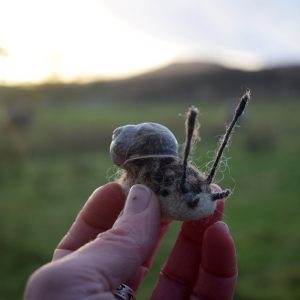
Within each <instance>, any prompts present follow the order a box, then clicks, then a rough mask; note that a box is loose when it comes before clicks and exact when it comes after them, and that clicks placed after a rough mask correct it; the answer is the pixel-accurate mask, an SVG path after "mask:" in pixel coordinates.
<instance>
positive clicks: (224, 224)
mask: <svg viewBox="0 0 300 300" xmlns="http://www.w3.org/2000/svg"><path fill="white" fill-rule="evenodd" d="M216 224H221V225H223V226H224V229H226V230H227V231H228V232H230V230H229V227H228V225H227V224H226V223H224V222H222V221H218V222H216Z"/></svg>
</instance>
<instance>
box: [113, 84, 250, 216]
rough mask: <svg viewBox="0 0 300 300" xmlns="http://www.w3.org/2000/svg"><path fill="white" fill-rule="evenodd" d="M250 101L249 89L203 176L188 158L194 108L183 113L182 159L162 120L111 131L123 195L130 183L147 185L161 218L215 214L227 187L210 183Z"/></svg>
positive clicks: (193, 131) (195, 126)
mask: <svg viewBox="0 0 300 300" xmlns="http://www.w3.org/2000/svg"><path fill="white" fill-rule="evenodd" d="M249 100H250V91H249V90H248V91H247V92H246V93H245V94H244V95H243V96H242V98H241V100H240V102H239V104H238V106H237V108H236V110H235V114H234V117H233V119H232V121H231V123H230V125H229V126H228V128H227V130H226V133H225V135H224V137H223V139H222V143H221V145H220V147H219V149H218V151H217V154H216V158H215V160H214V163H213V165H212V168H211V170H210V172H209V173H208V175H207V176H206V175H205V174H203V173H202V172H201V171H200V170H198V169H197V168H196V167H195V166H193V165H192V164H191V163H189V162H188V156H189V153H190V150H191V143H192V140H193V137H195V136H197V131H198V127H199V126H198V122H197V114H198V110H197V109H196V108H195V107H191V108H190V109H189V111H188V113H187V120H186V142H185V149H184V157H183V159H181V158H180V157H179V154H178V142H177V140H176V138H175V136H174V134H173V133H172V132H171V131H170V130H169V129H168V128H167V127H165V126H163V125H161V124H157V123H142V124H138V125H125V126H123V127H119V128H117V129H115V130H114V132H113V136H112V143H111V146H110V154H111V158H112V160H113V162H114V164H116V165H117V166H119V167H120V168H121V169H123V172H122V175H121V177H120V178H119V180H118V181H119V183H120V184H121V185H122V187H123V189H124V191H125V193H128V191H129V189H130V188H131V186H133V185H134V184H145V185H147V186H148V187H149V188H151V189H152V190H153V191H154V192H155V193H156V195H157V197H158V199H159V201H160V206H161V214H162V216H164V217H167V218H169V219H173V220H181V221H186V220H196V219H201V218H204V217H207V216H209V215H211V214H213V212H214V210H215V208H216V201H217V200H219V199H222V198H226V197H228V196H229V194H230V191H229V190H228V189H226V190H224V191H221V192H217V193H214V192H213V191H212V188H211V183H212V181H213V178H214V175H215V172H216V170H217V167H218V164H219V161H220V159H221V156H222V153H223V151H224V149H225V147H226V145H227V143H228V140H229V137H230V135H231V132H232V130H233V128H234V126H235V124H236V122H237V120H238V118H239V117H240V116H241V115H242V113H243V111H244V109H245V107H246V104H247V102H248V101H249Z"/></svg>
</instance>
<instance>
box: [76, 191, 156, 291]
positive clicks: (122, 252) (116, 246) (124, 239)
mask: <svg viewBox="0 0 300 300" xmlns="http://www.w3.org/2000/svg"><path fill="white" fill-rule="evenodd" d="M159 229H160V207H159V202H158V199H157V197H156V196H155V194H154V193H153V192H152V191H151V190H150V189H148V188H147V187H146V186H144V185H135V186H133V187H132V188H131V190H130V192H129V194H128V197H127V200H126V203H125V208H124V212H123V214H122V215H121V216H120V217H119V218H118V219H117V221H116V222H115V224H114V225H113V227H112V229H110V230H108V231H106V232H104V233H101V234H100V235H99V236H98V237H97V238H96V239H95V240H94V241H93V242H91V243H89V244H87V245H86V246H84V247H82V248H81V249H80V250H79V251H76V252H74V253H73V254H72V255H71V256H72V258H71V257H70V259H75V260H76V261H77V262H80V265H83V266H85V268H84V270H87V269H89V270H90V272H91V273H93V276H92V278H94V280H95V279H97V281H98V284H99V283H100V284H101V286H102V288H101V287H100V288H101V289H102V291H103V292H107V291H113V290H115V288H116V287H118V286H119V285H120V284H121V283H123V282H125V281H126V280H127V279H128V278H130V277H131V276H132V275H133V273H134V272H135V271H136V269H137V268H138V267H139V266H140V265H142V263H143V262H144V261H145V259H146V258H147V256H148V255H149V253H150V251H151V250H152V249H153V246H154V245H155V243H156V241H157V239H158V236H159ZM86 267H87V268H86Z"/></svg>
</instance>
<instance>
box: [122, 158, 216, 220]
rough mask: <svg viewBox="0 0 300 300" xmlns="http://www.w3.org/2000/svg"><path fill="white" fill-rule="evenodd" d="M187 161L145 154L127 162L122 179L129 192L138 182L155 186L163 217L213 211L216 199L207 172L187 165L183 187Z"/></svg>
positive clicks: (187, 216)
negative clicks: (206, 175)
mask: <svg viewBox="0 0 300 300" xmlns="http://www.w3.org/2000/svg"><path fill="white" fill-rule="evenodd" d="M183 170H184V168H183V161H182V160H181V159H179V158H152V157H149V158H142V159H137V160H133V161H130V162H127V163H126V164H125V165H124V170H123V174H122V175H121V177H120V179H119V180H118V182H119V183H120V184H121V186H122V187H123V189H124V192H125V193H126V194H127V193H128V192H129V189H130V188H131V187H132V186H133V185H134V184H144V185H146V186H148V187H149V188H150V189H152V190H153V191H154V192H155V193H156V195H157V196H158V199H159V201H160V206H161V213H162V216H163V217H166V218H168V219H172V220H179V221H187V220H198V219H201V218H204V217H207V216H209V215H211V214H213V212H214V210H215V208H216V201H213V199H212V191H211V188H210V185H208V184H207V183H206V178H205V176H204V175H203V174H202V173H201V172H200V171H199V170H198V169H197V168H195V167H194V166H192V165H191V164H188V165H187V169H186V183H185V187H184V189H182V185H181V179H182V175H183Z"/></svg>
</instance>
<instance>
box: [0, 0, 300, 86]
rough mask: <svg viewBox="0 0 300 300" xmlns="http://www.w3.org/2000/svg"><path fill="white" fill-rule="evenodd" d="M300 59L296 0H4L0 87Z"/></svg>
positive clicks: (0, 6)
mask: <svg viewBox="0 0 300 300" xmlns="http://www.w3.org/2000/svg"><path fill="white" fill-rule="evenodd" d="M194 60H198V61H207V62H216V63H220V64H222V65H225V66H228V67H232V68H242V69H247V70H256V69H259V68H262V67H264V66H272V65H277V64H294V63H297V64H300V1H298V0H284V1H282V0H273V1H270V0H244V1H239V0H164V1H160V0H143V1H142V0H43V1H41V0H26V1H24V0H0V84H7V85H14V84H24V83H41V82H47V81H65V82H71V81H89V80H96V79H112V78H124V77H127V76H132V75H135V74H138V73H142V72H146V71H147V70H151V69H155V68H158V67H160V66H164V65H167V64H170V63H172V62H176V61H194Z"/></svg>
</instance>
